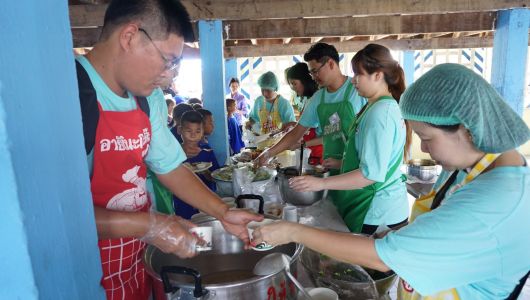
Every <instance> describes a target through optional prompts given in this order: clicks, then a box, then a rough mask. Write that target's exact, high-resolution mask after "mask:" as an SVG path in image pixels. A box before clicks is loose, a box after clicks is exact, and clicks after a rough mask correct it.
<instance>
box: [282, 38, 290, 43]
mask: <svg viewBox="0 0 530 300" xmlns="http://www.w3.org/2000/svg"><path fill="white" fill-rule="evenodd" d="M290 41H291V38H285V39H283V43H284V44H289V42H290Z"/></svg>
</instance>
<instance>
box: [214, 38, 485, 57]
mask: <svg viewBox="0 0 530 300" xmlns="http://www.w3.org/2000/svg"><path fill="white" fill-rule="evenodd" d="M369 43H371V42H370V41H346V42H342V43H340V42H338V43H333V45H334V46H335V47H336V48H337V50H338V51H339V52H340V53H347V52H357V51H359V50H360V49H362V48H363V47H364V46H366V45H367V44H369ZM377 44H381V45H384V46H386V47H388V48H390V49H392V50H423V49H454V48H487V47H492V46H493V38H491V37H486V38H479V37H462V38H458V39H453V38H433V39H428V40H424V39H401V40H391V39H384V40H379V41H377ZM311 45H312V44H310V43H302V44H293V43H291V44H289V45H269V46H267V47H261V46H248V47H240V46H234V47H225V48H224V49H225V57H226V58H231V57H258V56H280V55H296V54H303V53H305V52H306V51H307V49H309V47H310V46H311Z"/></svg>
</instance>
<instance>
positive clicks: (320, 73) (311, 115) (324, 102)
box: [256, 43, 366, 174]
mask: <svg viewBox="0 0 530 300" xmlns="http://www.w3.org/2000/svg"><path fill="white" fill-rule="evenodd" d="M304 60H305V61H306V62H307V64H308V65H309V73H310V75H311V76H312V77H313V80H315V81H316V83H317V84H318V85H319V86H321V87H322V88H321V89H320V90H318V91H317V92H316V93H315V94H314V95H313V97H311V99H310V100H309V103H308V104H307V106H306V107H305V109H304V113H303V114H302V116H301V117H300V120H299V121H298V124H297V125H296V126H295V127H294V128H293V129H292V130H291V131H289V133H287V134H286V135H285V136H284V137H283V138H282V139H281V140H280V141H279V142H278V143H277V144H275V145H274V146H272V147H271V148H269V149H268V150H267V151H264V152H263V153H262V154H261V155H260V156H259V157H258V158H257V159H256V161H257V162H258V163H259V164H264V163H265V162H266V161H267V160H268V159H269V158H270V157H273V156H274V155H276V154H278V153H280V152H282V151H284V150H287V149H290V148H293V146H295V145H296V144H297V143H298V142H299V141H300V139H301V138H302V137H303V136H304V134H305V133H306V131H307V130H308V128H320V129H321V130H322V132H321V133H320V134H321V135H322V136H323V145H324V155H323V158H324V160H325V159H327V158H335V159H340V158H342V153H343V152H344V143H345V140H346V136H347V130H348V128H349V126H350V124H351V122H352V120H353V118H354V117H355V115H356V114H357V113H358V112H359V111H360V110H361V108H362V106H363V105H364V104H365V103H366V99H364V98H362V97H360V96H359V95H358V94H357V90H356V89H355V88H354V87H353V85H352V83H351V78H349V77H348V76H345V75H343V74H342V72H341V70H340V67H339V53H338V52H337V49H335V47H333V46H332V45H329V44H326V43H316V44H314V45H313V46H311V48H309V50H308V51H307V52H306V53H305V54H304ZM325 164H326V161H324V165H325ZM333 172H334V173H335V174H338V170H337V169H335V170H333Z"/></svg>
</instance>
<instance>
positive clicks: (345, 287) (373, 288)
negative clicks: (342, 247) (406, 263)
mask: <svg viewBox="0 0 530 300" xmlns="http://www.w3.org/2000/svg"><path fill="white" fill-rule="evenodd" d="M300 262H301V263H302V266H304V268H305V269H306V270H307V273H308V275H309V277H310V278H311V280H312V281H313V283H314V284H315V286H318V287H325V288H330V289H332V290H334V291H335V292H337V294H339V299H348V300H364V299H386V298H384V297H385V295H386V294H387V293H388V291H389V290H390V288H391V287H392V285H393V284H394V282H395V280H396V279H397V276H396V274H395V273H394V272H392V271H390V272H387V273H383V272H379V271H375V270H371V269H367V268H363V267H360V266H358V265H352V264H348V263H344V262H340V261H338V260H335V259H333V258H330V257H328V256H325V255H322V254H320V253H318V252H316V251H313V250H311V249H309V248H304V249H303V251H302V253H301V255H300Z"/></svg>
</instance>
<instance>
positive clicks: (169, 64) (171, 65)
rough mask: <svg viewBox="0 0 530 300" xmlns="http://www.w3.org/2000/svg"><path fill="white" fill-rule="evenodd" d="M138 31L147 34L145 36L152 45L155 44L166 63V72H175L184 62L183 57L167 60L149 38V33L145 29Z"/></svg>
mask: <svg viewBox="0 0 530 300" xmlns="http://www.w3.org/2000/svg"><path fill="white" fill-rule="evenodd" d="M138 31H141V32H143V33H144V34H145V36H146V37H147V38H148V39H149V41H151V44H153V46H154V47H155V49H156V51H158V54H160V57H161V58H162V60H163V61H164V70H171V71H173V70H175V69H176V68H177V67H178V65H179V64H180V61H181V60H182V56H180V57H175V58H173V59H167V58H166V57H165V56H164V54H162V51H160V49H159V48H158V47H157V46H156V44H155V42H153V39H152V38H151V37H150V36H149V33H147V31H145V29H143V28H138Z"/></svg>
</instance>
